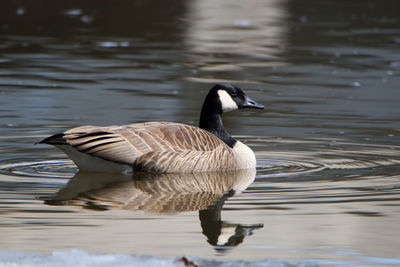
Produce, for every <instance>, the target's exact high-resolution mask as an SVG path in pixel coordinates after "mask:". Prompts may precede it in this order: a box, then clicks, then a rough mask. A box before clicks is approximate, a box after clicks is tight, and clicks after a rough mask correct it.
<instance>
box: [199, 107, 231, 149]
mask: <svg viewBox="0 0 400 267" xmlns="http://www.w3.org/2000/svg"><path fill="white" fill-rule="evenodd" d="M199 127H200V128H201V129H204V130H206V131H208V132H210V133H212V134H214V135H216V136H217V137H218V138H219V139H221V140H222V141H224V142H225V143H226V144H227V145H228V146H230V147H231V148H232V147H233V146H234V145H235V143H236V140H235V139H234V138H233V137H232V136H231V135H230V134H229V133H228V132H227V131H226V130H225V128H224V125H223V123H222V110H221V109H216V108H212V107H210V106H209V105H207V102H205V103H204V105H203V108H202V110H201V115H200V124H199Z"/></svg>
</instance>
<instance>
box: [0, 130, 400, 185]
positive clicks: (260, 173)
mask: <svg viewBox="0 0 400 267" xmlns="http://www.w3.org/2000/svg"><path fill="white" fill-rule="evenodd" d="M238 139H240V140H243V141H244V142H245V143H246V144H247V145H249V146H250V147H252V148H253V149H254V151H255V152H256V156H257V178H259V179H260V178H271V177H281V176H290V175H299V174H306V173H318V172H320V171H322V170H343V171H345V170H357V169H358V170H364V171H367V170H374V169H376V168H379V167H393V166H394V167H400V166H399V165H400V146H387V145H376V144H366V143H353V142H347V141H346V140H328V139H310V138H303V139H283V138H279V139H276V138H269V137H250V136H240V137H238ZM76 171H77V168H76V166H75V165H74V164H73V163H72V161H70V160H46V161H37V162H27V161H18V160H14V162H3V163H2V164H0V173H3V174H8V175H13V176H29V177H42V178H69V177H72V176H73V174H74V173H75V172H76Z"/></svg>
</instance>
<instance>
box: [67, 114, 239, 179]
mask: <svg viewBox="0 0 400 267" xmlns="http://www.w3.org/2000/svg"><path fill="white" fill-rule="evenodd" d="M63 138H64V139H65V140H66V142H67V143H68V144H70V145H71V146H73V147H74V148H75V149H76V150H78V151H79V152H82V153H86V154H89V155H91V156H94V157H99V158H102V159H105V160H109V161H113V162H118V163H122V164H127V165H131V166H133V167H134V169H137V170H141V169H144V170H151V171H158V172H171V171H176V172H179V171H184V169H185V170H191V171H193V170H197V169H199V171H200V170H210V165H207V162H208V164H211V163H212V162H213V160H215V161H217V160H216V159H217V158H219V157H222V158H226V157H223V154H226V153H231V152H230V150H229V149H227V148H229V147H228V146H227V145H226V144H225V143H224V142H222V141H221V140H220V139H219V138H217V137H216V136H214V135H213V134H211V133H209V132H207V131H205V130H202V129H200V128H197V127H194V126H189V125H185V124H180V123H171V122H149V123H138V124H131V125H125V126H110V127H95V126H83V127H78V128H73V129H71V130H68V131H66V132H64V135H63ZM225 156H226V155H225ZM228 158H229V157H228ZM214 164H215V163H214ZM228 165H229V164H228ZM228 165H226V166H228ZM196 166H197V167H196ZM212 169H213V168H212Z"/></svg>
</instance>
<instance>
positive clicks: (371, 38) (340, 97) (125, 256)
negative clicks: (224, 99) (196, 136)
mask: <svg viewBox="0 0 400 267" xmlns="http://www.w3.org/2000/svg"><path fill="white" fill-rule="evenodd" d="M398 10H400V5H399V2H398V1H395V0H388V1H375V0H372V1H327V0H322V1H306V2H305V1H294V0H286V1H278V0H268V1H261V0H251V1H242V2H232V1H228V0H218V1H214V0H213V1H211V0H205V1H196V0H189V1H179V0H174V1H168V2H160V1H134V2H127V1H126V2H125V1H119V2H114V1H113V2H103V3H98V1H85V2H84V3H82V2H80V1H67V2H65V3H64V2H58V1H56V2H54V3H53V2H52V1H49V3H46V2H45V1H39V2H35V3H33V2H31V1H9V2H6V3H2V8H1V9H0V151H1V154H0V215H1V220H0V266H56V265H59V266H64V265H74V266H110V265H118V266H128V265H129V266H131V265H147V266H158V265H161V264H164V265H165V266H175V265H179V264H183V263H177V260H179V258H180V257H182V256H186V257H187V258H188V259H189V260H191V261H194V262H195V263H197V264H199V265H202V266H203V265H204V266H216V265H221V266H222V265H223V266H237V265H241V266H248V265H257V264H258V266H293V265H294V266H315V265H319V266H399V265H400V234H399V233H400V223H399V222H400V108H399V107H400V105H399V103H400V86H399V85H400V17H399V15H398ZM218 82H230V83H233V84H235V85H238V86H240V87H241V88H243V89H244V90H245V91H246V92H247V93H248V95H249V96H250V97H251V98H253V99H254V100H256V101H257V102H259V103H262V104H264V105H265V107H266V108H265V110H262V111H259V110H256V111H237V112H232V113H229V114H225V116H224V124H225V126H226V128H227V129H228V130H229V132H230V133H232V134H233V135H234V136H235V137H237V139H239V140H242V141H243V142H245V143H246V144H247V145H249V146H250V147H251V148H252V149H253V150H254V151H255V153H256V156H257V172H256V173H254V172H239V173H229V174H198V175H190V174H187V175H162V176H156V175H150V176H145V177H135V179H132V177H131V176H120V175H104V174H80V173H78V174H76V172H77V169H76V167H75V166H74V165H73V164H72V162H71V161H69V160H68V158H67V157H66V156H65V155H64V154H62V153H61V152H60V151H58V150H57V149H55V148H54V147H50V146H46V145H34V143H35V142H37V141H38V140H40V139H41V138H43V137H46V136H48V135H51V134H54V133H57V132H60V131H63V130H66V129H68V128H71V127H74V126H79V125H88V124H92V125H118V124H128V123H135V122H142V121H159V120H161V121H176V122H183V123H187V124H191V125H197V123H198V117H199V112H200V108H201V104H202V101H203V99H204V97H205V95H206V93H207V91H208V89H209V88H210V87H212V86H213V85H214V84H215V83H218ZM144 255H145V256H144ZM12 264H14V265H12ZM291 264H293V265H291Z"/></svg>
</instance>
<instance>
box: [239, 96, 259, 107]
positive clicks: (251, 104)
mask: <svg viewBox="0 0 400 267" xmlns="http://www.w3.org/2000/svg"><path fill="white" fill-rule="evenodd" d="M242 108H255V109H264V105H261V104H258V103H257V102H256V101H254V100H252V99H251V98H250V97H248V96H245V98H244V103H243V104H242Z"/></svg>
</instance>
